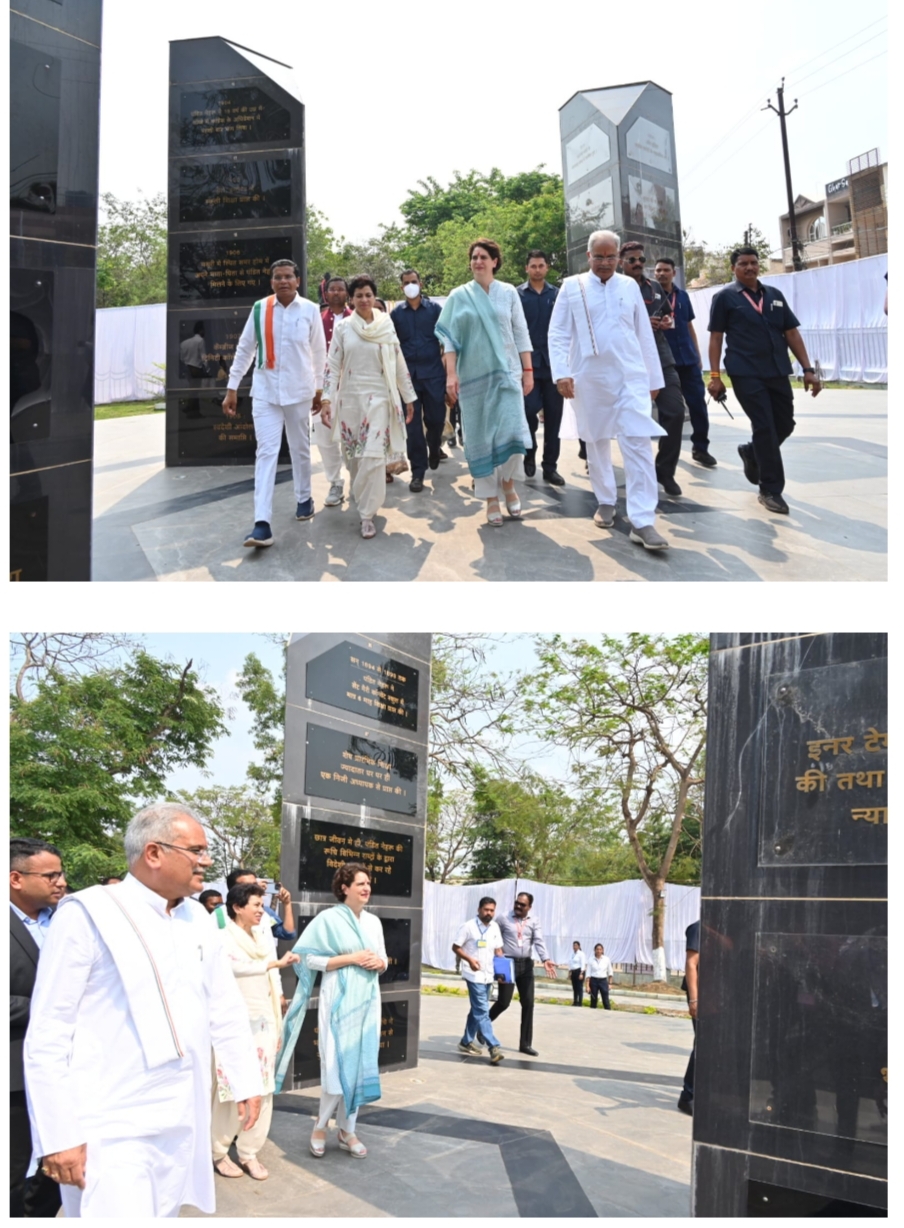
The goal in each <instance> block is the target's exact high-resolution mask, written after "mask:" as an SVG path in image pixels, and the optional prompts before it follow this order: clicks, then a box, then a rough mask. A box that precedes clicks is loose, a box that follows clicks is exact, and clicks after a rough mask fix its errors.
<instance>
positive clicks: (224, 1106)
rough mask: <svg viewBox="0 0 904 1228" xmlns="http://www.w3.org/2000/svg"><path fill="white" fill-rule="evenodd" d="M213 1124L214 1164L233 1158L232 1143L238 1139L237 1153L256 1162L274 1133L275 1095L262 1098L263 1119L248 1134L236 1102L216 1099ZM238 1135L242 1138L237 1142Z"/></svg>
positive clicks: (212, 1147) (259, 1119) (211, 1140)
mask: <svg viewBox="0 0 904 1228" xmlns="http://www.w3.org/2000/svg"><path fill="white" fill-rule="evenodd" d="M214 1095H215V1097H216V1098H215V1099H214V1102H213V1113H212V1115H211V1122H210V1143H211V1150H212V1151H213V1158H214V1160H222V1159H223V1157H224V1156H225V1155H228V1154H229V1148H230V1146H231V1144H232V1140H233V1139H234V1138H235V1140H236V1141H235V1149H236V1151H237V1152H238V1154H239V1159H240V1160H253V1159H254V1157H255V1156H256V1155H257V1153H258V1152H259V1151H260V1149H261V1147H263V1145H264V1143H266V1141H267V1135H268V1134H269V1133H270V1120H271V1118H272V1117H273V1095H272V1093H271V1094H270V1095H269V1096H263V1097H261V1115H260V1117H258V1119H257V1121H256V1122H255V1123H254V1125H253V1126H252V1127H251V1129H250V1130H245V1129H243V1127H242V1123H241V1122H240V1121H239V1110H238V1105H237V1104H236V1102H235V1101H234V1100H220V1098H219V1096H216V1084H214ZM236 1135H238V1138H236Z"/></svg>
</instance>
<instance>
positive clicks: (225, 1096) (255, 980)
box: [216, 917, 282, 1101]
mask: <svg viewBox="0 0 904 1228" xmlns="http://www.w3.org/2000/svg"><path fill="white" fill-rule="evenodd" d="M264 920H266V917H265V918H264ZM220 936H221V938H222V940H223V945H224V947H225V950H226V955H227V958H228V960H229V966H230V968H231V969H232V972H233V975H234V976H235V978H236V984H237V985H238V987H239V989H240V990H241V992H242V997H243V998H244V999H245V1005H246V1006H247V1008H248V1021H249V1023H250V1025H251V1036H252V1044H253V1046H254V1051H255V1053H256V1055H257V1060H258V1064H259V1066H260V1072H261V1083H262V1085H263V1086H262V1089H261V1094H262V1095H264V1096H269V1095H270V1094H271V1093H272V1091H273V1086H274V1083H273V1077H274V1067H275V1066H276V1048H277V1044H278V1043H279V1038H280V1035H281V1033H282V1015H281V1014H277V1013H276V1010H275V1008H274V1002H273V996H274V991H275V994H276V997H277V999H278V997H279V994H280V992H281V990H280V984H279V973H278V971H277V970H276V969H275V968H271V969H270V970H269V972H268V971H267V963H268V960H266V959H264V960H256V959H249V958H248V956H247V954H246V953H245V952H244V951H243V950H242V948H241V947H240V946H239V944H238V943H237V942H236V941H235V940H234V938H233V935H232V933H231V932H230V930H229V928H228V927H227V928H226V929H224V930H221V931H220ZM262 945H263V943H262ZM268 954H270V952H268ZM270 982H272V983H273V990H272V991H271V986H270ZM216 1071H217V1096H218V1098H219V1099H220V1100H221V1101H225V1100H234V1099H235V1096H234V1094H233V1091H232V1087H231V1085H230V1083H229V1080H228V1078H227V1077H226V1074H225V1072H224V1071H223V1070H222V1068H221V1064H220V1060H219V1057H217V1060H216Z"/></svg>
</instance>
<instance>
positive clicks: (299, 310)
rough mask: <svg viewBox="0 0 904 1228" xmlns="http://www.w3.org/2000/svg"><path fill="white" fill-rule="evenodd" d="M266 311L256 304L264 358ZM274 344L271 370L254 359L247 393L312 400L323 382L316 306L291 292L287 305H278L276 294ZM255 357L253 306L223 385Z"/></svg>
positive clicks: (285, 400)
mask: <svg viewBox="0 0 904 1228" xmlns="http://www.w3.org/2000/svg"><path fill="white" fill-rule="evenodd" d="M266 315H267V309H266V306H265V305H264V306H261V322H260V323H261V339H262V341H263V345H264V363H265V364H266V361H267V352H266V339H265V335H264V321H265V319H266ZM273 349H274V356H275V359H276V365H275V366H274V367H273V368H272V370H271V369H268V368H267V366H266V365H265V366H263V367H258V366H257V365H255V368H254V376H253V378H252V381H251V395H252V397H253V398H254V399H255V400H258V401H265V402H266V403H267V404H268V405H296V404H297V403H298V402H299V401H311V400H313V398H314V393H315V392H317V390H318V389H320V388H322V386H323V368H324V366H325V364H326V341H325V339H324V336H323V321H322V320H321V318H320V312H319V311H318V310H317V308H316V307H315V306H314V304H313V303H312V302H311V301H310V300H309V299H306V298H301V297H299V295H297V294H296V295H295V298H294V299H293V301H292V302H291V303H290V304H289V306H288V307H283V306H282V304H281V303H280V302H279V300H278V299H277V301H276V305H275V306H274V308H273ZM257 357H258V354H257V333H256V332H255V330H254V313H253V312H252V313H251V315H249V316H248V319H247V321H246V322H245V327H244V328H243V329H242V335H241V337H240V338H239V343H238V345H237V346H236V347H235V359H234V360H233V363H232V367H231V369H230V371H229V383H228V384H227V387H228V388H231V389H236V388H238V386H239V384H240V383H241V380H242V377H243V376H244V374H245V372H246V371H247V370H248V368H249V367H250V366H251V364H252V363H255V364H256V363H257Z"/></svg>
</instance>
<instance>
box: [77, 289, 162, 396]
mask: <svg viewBox="0 0 904 1228" xmlns="http://www.w3.org/2000/svg"><path fill="white" fill-rule="evenodd" d="M95 324H96V328H95V334H94V403H95V405H109V404H110V403H111V402H113V401H146V400H148V399H149V398H150V397H153V396H155V395H156V394H157V393H161V394H162V388H161V385H160V384H159V383H157V382H155V381H154V379H152V378H149V376H151V377H154V376H155V377H157V379H162V378H163V375H164V371H165V367H166V303H151V304H149V305H148V306H146V307H101V308H100V309H99V310H98V311H97V312H96V313H95ZM155 363H159V364H160V365H159V367H158V366H155V365H154V364H155Z"/></svg>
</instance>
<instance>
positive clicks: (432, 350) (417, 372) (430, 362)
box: [389, 294, 446, 387]
mask: <svg viewBox="0 0 904 1228" xmlns="http://www.w3.org/2000/svg"><path fill="white" fill-rule="evenodd" d="M441 311H442V307H440V305H439V303H434V302H432V301H431V300H430V299H429V298H425V297H424V295H423V294H422V295H421V303H420V306H419V307H418V308H417V309H416V310H415V308H414V307H411V306H410V305H409V304H408V301H407V299H406V300H405V301H404V302H401V303H399V304H398V306H397V307H393V309H392V312H391V314H390V317H389V318H390V319H391V320H392V322H393V324H394V325H395V330H396V333H397V334H398V338H399V345H400V346H401V347H402V354H403V356H404V359H405V362H406V363H407V365H408V373H409V375H410V376H411V378H412V379H418V380H424V379H441V380H442V381H443V387H445V383H446V372H445V368H444V367H443V360H442V356H441V354H440V348H439V341H438V340H437V337H436V333H435V332H434V329H435V327H436V321H437V320H438V319H439V315H440V312H441Z"/></svg>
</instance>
